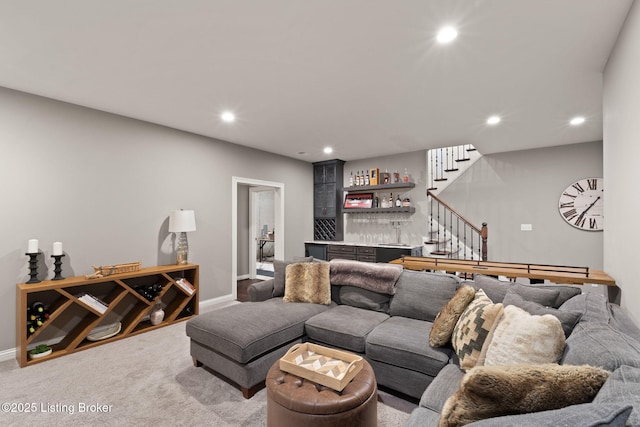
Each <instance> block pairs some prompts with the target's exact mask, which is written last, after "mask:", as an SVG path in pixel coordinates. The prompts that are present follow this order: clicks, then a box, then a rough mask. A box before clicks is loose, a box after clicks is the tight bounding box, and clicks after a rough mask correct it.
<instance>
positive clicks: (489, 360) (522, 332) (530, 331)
mask: <svg viewBox="0 0 640 427" xmlns="http://www.w3.org/2000/svg"><path fill="white" fill-rule="evenodd" d="M564 346H565V338H564V331H563V329H562V325H561V324H560V321H559V320H558V318H557V317H555V316H553V315H551V314H545V315H543V316H537V315H531V314H529V313H527V312H526V311H524V310H523V309H521V308H519V307H516V306H514V305H508V306H506V307H505V308H504V311H503V316H502V318H501V319H500V320H499V321H498V323H497V325H496V326H495V328H494V330H493V331H492V333H491V334H490V336H489V337H487V339H486V340H485V342H484V345H483V346H482V351H481V352H480V358H479V360H478V365H483V364H484V365H486V366H495V365H519V364H542V363H557V362H558V361H559V360H560V358H561V357H562V353H563V351H564Z"/></svg>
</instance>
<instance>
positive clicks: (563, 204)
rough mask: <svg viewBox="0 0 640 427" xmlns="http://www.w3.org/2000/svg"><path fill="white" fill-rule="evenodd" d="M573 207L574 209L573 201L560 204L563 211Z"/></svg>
mask: <svg viewBox="0 0 640 427" xmlns="http://www.w3.org/2000/svg"><path fill="white" fill-rule="evenodd" d="M572 207H573V201H571V202H564V203H560V208H561V209H568V208H572Z"/></svg>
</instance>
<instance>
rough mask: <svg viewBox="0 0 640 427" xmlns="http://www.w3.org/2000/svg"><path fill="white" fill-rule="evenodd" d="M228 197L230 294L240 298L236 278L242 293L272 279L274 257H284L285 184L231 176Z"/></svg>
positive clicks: (244, 296) (234, 297)
mask: <svg viewBox="0 0 640 427" xmlns="http://www.w3.org/2000/svg"><path fill="white" fill-rule="evenodd" d="M231 199H232V201H231V207H232V212H231V222H232V239H231V240H232V241H231V251H232V252H231V260H232V262H231V269H232V270H231V279H232V283H231V294H232V297H233V299H239V298H238V295H239V289H238V285H239V281H243V283H242V285H243V286H242V287H241V289H240V293H241V294H243V293H244V292H245V289H246V287H247V286H248V284H250V283H252V282H255V281H259V280H265V279H269V278H271V277H270V274H269V271H270V270H272V269H273V267H272V265H273V259H274V258H276V259H284V184H283V183H279V182H270V181H262V180H256V179H252V178H242V177H235V176H234V177H233V178H232V190H231ZM265 225H266V226H267V227H266V230H265V227H264V226H265ZM258 270H260V273H261V274H258V273H259V271H258ZM264 273H266V274H264ZM241 297H242V298H246V297H247V296H246V295H241Z"/></svg>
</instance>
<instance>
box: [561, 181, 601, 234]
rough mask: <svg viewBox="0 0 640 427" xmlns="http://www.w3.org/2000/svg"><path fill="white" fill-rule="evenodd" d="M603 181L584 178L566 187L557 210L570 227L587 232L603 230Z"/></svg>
mask: <svg viewBox="0 0 640 427" xmlns="http://www.w3.org/2000/svg"><path fill="white" fill-rule="evenodd" d="M603 205H604V180H603V179H602V178H584V179H581V180H579V181H576V182H574V183H573V184H571V185H570V186H568V187H567V188H566V189H565V190H564V191H563V192H562V194H561V195H560V200H559V201H558V210H559V211H560V215H561V216H562V218H563V219H564V220H565V221H566V222H568V223H569V224H570V225H572V226H574V227H576V228H579V229H580V230H587V231H601V230H603V229H604V212H603Z"/></svg>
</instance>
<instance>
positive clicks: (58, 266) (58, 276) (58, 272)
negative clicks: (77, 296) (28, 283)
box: [51, 254, 64, 280]
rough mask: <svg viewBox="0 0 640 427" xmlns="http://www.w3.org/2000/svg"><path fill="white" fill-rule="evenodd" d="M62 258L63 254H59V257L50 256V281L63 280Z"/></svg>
mask: <svg viewBox="0 0 640 427" xmlns="http://www.w3.org/2000/svg"><path fill="white" fill-rule="evenodd" d="M63 256H64V254H60V255H51V258H53V274H54V276H53V279H51V280H62V279H64V277H62V257H63Z"/></svg>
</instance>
